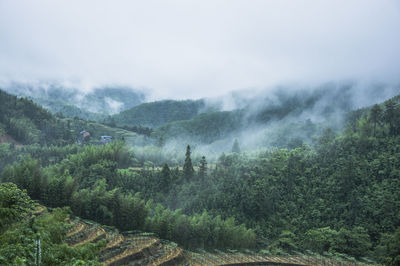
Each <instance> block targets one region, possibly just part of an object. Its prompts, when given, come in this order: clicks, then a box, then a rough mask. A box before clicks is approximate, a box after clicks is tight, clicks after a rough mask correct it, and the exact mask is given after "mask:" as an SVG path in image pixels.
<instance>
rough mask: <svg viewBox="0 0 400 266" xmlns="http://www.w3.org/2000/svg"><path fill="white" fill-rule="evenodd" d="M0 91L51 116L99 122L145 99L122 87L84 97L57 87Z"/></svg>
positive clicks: (19, 86)
mask: <svg viewBox="0 0 400 266" xmlns="http://www.w3.org/2000/svg"><path fill="white" fill-rule="evenodd" d="M2 89H3V90H5V91H7V92H8V93H11V94H13V95H17V96H23V97H28V98H30V99H32V100H33V101H34V102H35V103H37V104H40V105H42V106H43V107H44V108H46V109H48V110H49V111H50V112H51V113H53V114H59V115H62V116H65V117H72V118H73V117H78V118H82V119H87V120H93V121H103V120H104V119H105V118H107V115H110V114H114V113H117V112H120V111H122V110H126V109H129V108H132V107H133V106H136V105H138V104H140V103H142V102H143V101H144V99H145V95H144V94H143V93H141V92H139V91H134V90H133V89H131V88H126V87H102V88H95V89H93V90H92V91H90V92H88V93H82V92H81V91H79V90H78V89H75V88H70V87H64V86H62V85H58V84H38V85H36V86H31V85H26V84H19V83H15V84H10V85H8V86H5V87H3V88H2Z"/></svg>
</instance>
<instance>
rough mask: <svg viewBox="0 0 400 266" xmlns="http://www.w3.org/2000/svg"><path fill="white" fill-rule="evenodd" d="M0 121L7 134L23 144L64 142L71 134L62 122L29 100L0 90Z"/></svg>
mask: <svg viewBox="0 0 400 266" xmlns="http://www.w3.org/2000/svg"><path fill="white" fill-rule="evenodd" d="M0 123H1V124H3V125H4V127H5V131H6V133H7V134H8V135H10V136H12V137H13V138H15V139H16V140H17V141H19V142H22V143H24V144H32V143H41V144H66V143H70V142H71V141H72V136H71V135H70V133H69V131H68V130H67V129H66V126H65V125H64V123H62V122H61V121H60V120H59V119H57V118H55V117H54V116H52V115H51V114H50V113H49V112H48V111H46V110H45V109H43V108H42V107H40V106H38V105H36V104H34V103H33V102H32V101H31V100H28V99H25V98H17V97H16V96H12V95H9V94H7V93H5V92H4V91H2V90H0Z"/></svg>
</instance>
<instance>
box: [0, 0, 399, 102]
mask: <svg viewBox="0 0 400 266" xmlns="http://www.w3.org/2000/svg"><path fill="white" fill-rule="evenodd" d="M399 29H400V8H399V2H398V1H396V0H382V1H374V0H351V1H344V0H343V1H329V2H328V1H313V0H302V1H290V0H283V1H282V0H279V1H278V0H276V1H273V0H271V1H262V0H253V1H244V0H242V1H235V0H224V1H222V0H221V1H219V0H217V1H204V0H202V1H183V0H181V1H177V0H174V1H168V0H167V1H161V0H160V1H153V0H150V1H121V0H116V1H99V0H93V1H89V0H86V1H78V0H68V1H67V0H60V1H52V0H38V1H29V0H15V1H6V0H0V80H3V81H4V80H14V81H23V82H26V81H43V80H44V81H48V80H56V81H58V82H60V83H67V84H79V86H80V87H82V88H83V89H85V90H89V89H90V88H91V87H93V86H101V85H104V84H124V85H130V86H132V87H140V88H142V87H147V88H151V89H152V93H153V98H193V97H195V98H196V97H197V98H198V97H204V96H216V95H221V94H225V93H227V92H229V91H232V90H238V89H243V88H264V87H269V86H271V85H274V84H279V83H288V82H300V83H307V82H325V81H329V80H346V79H355V80H358V79H364V80H372V81H374V80H379V81H384V82H398V81H399V77H400V49H399V47H400V34H398V31H399Z"/></svg>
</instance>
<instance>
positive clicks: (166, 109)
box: [110, 100, 206, 128]
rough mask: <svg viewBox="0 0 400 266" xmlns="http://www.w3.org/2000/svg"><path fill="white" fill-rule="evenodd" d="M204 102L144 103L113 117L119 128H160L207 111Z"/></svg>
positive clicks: (167, 101) (171, 101)
mask: <svg viewBox="0 0 400 266" xmlns="http://www.w3.org/2000/svg"><path fill="white" fill-rule="evenodd" d="M205 108H206V104H205V101H204V100H197V101H193V100H186V101H174V100H165V101H157V102H150V103H142V104H140V105H138V106H135V107H133V108H131V109H129V110H125V111H123V112H121V113H119V114H116V115H113V116H111V118H110V119H111V120H112V121H113V122H115V124H116V125H117V126H146V127H152V128H153V127H159V126H162V125H164V124H165V123H169V122H174V121H181V120H190V119H192V118H194V117H196V116H197V115H198V114H199V113H200V112H202V111H205Z"/></svg>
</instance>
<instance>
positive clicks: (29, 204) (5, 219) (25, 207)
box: [0, 183, 34, 234]
mask: <svg viewBox="0 0 400 266" xmlns="http://www.w3.org/2000/svg"><path fill="white" fill-rule="evenodd" d="M33 206H34V205H33V201H32V200H31V199H30V198H29V196H28V195H27V194H26V192H25V191H22V190H20V189H19V188H18V187H17V186H16V185H15V184H12V183H0V234H1V233H2V232H3V231H4V230H5V229H7V227H9V226H10V225H12V224H13V223H14V222H17V221H19V220H21V219H22V218H23V217H24V216H25V215H27V213H28V212H29V211H30V210H31V209H32V208H33Z"/></svg>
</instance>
